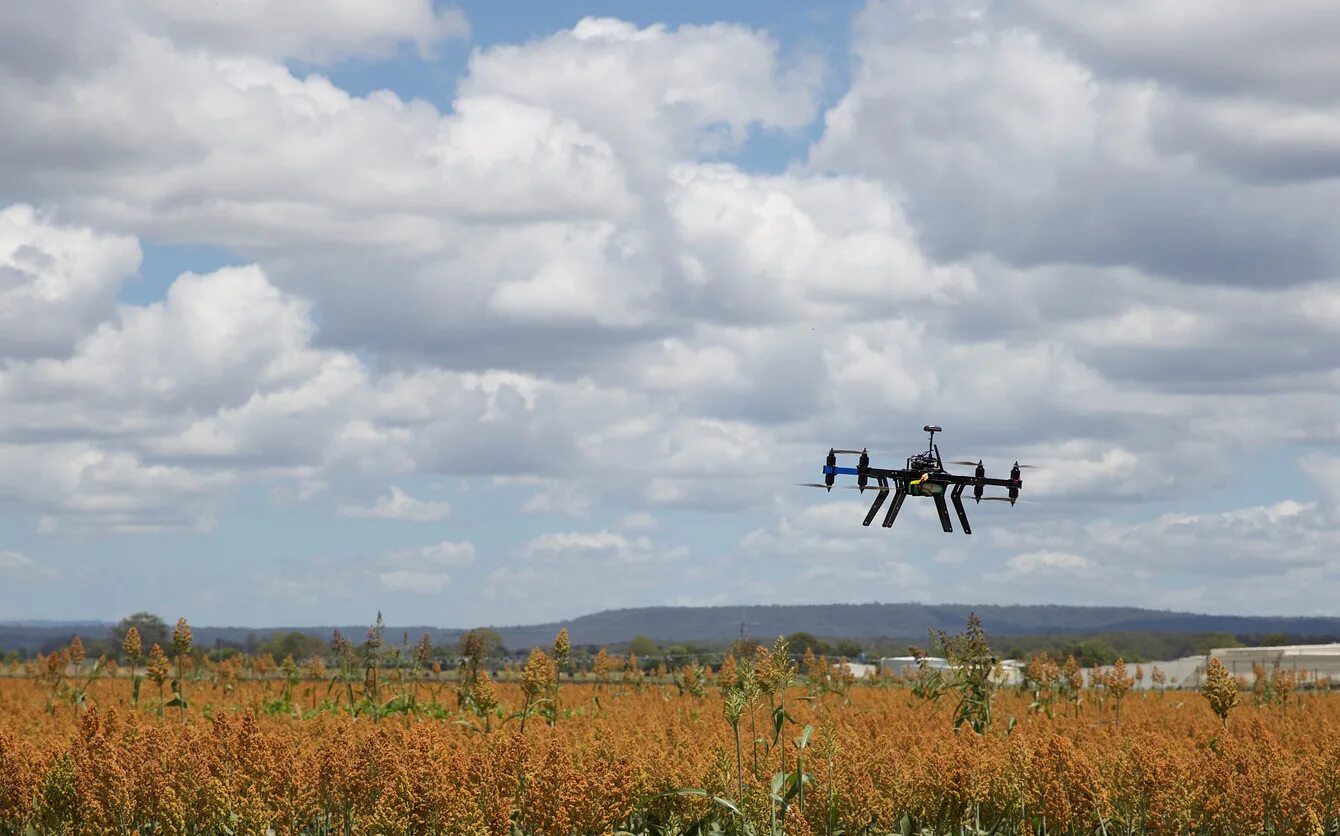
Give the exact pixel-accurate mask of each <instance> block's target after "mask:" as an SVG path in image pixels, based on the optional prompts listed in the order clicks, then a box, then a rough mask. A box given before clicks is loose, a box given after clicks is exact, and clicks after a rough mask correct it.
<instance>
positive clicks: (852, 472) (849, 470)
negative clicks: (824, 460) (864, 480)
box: [824, 465, 858, 476]
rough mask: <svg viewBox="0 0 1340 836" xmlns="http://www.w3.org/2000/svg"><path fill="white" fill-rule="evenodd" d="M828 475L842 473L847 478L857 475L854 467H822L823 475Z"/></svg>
mask: <svg viewBox="0 0 1340 836" xmlns="http://www.w3.org/2000/svg"><path fill="white" fill-rule="evenodd" d="M829 473H843V474H846V475H847V476H856V475H858V474H857V471H856V468H854V467H829V466H828V465H824V475H825V476H826V475H828V474H829Z"/></svg>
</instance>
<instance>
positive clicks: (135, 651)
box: [121, 627, 144, 664]
mask: <svg viewBox="0 0 1340 836" xmlns="http://www.w3.org/2000/svg"><path fill="white" fill-rule="evenodd" d="M121 651H122V652H123V653H125V654H126V658H127V659H129V660H130V661H131V663H132V664H133V663H134V662H135V661H136V660H138V659H139V658H140V654H141V653H143V652H144V646H143V645H142V644H141V643H140V631H139V630H137V629H135V628H134V627H131V628H130V629H129V630H127V631H126V637H125V638H124V639H122V640H121Z"/></svg>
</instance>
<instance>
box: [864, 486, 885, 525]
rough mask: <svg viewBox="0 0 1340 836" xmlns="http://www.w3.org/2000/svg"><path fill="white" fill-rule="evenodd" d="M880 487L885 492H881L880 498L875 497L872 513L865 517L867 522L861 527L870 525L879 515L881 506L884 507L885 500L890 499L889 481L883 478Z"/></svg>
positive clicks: (871, 508)
mask: <svg viewBox="0 0 1340 836" xmlns="http://www.w3.org/2000/svg"><path fill="white" fill-rule="evenodd" d="M879 486H880V488H882V489H883V490H880V491H879V496H877V497H875V504H874V505H871V506H870V513H868V514H866V515H865V522H863V523H861V525H870V521H871V520H873V519H874V518H875V515H876V514H878V513H879V506H881V505H883V504H884V500H886V499H888V498H889V492H888V490H887V489H888V487H889V480H887V479H885V478H884V477H882V476H881V477H880V479H879Z"/></svg>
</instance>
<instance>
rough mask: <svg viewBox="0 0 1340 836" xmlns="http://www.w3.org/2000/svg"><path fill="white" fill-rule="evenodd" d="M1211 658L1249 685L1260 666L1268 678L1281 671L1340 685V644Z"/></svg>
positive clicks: (1222, 652) (1228, 650) (1237, 650)
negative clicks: (1255, 670)
mask: <svg viewBox="0 0 1340 836" xmlns="http://www.w3.org/2000/svg"><path fill="white" fill-rule="evenodd" d="M1210 655H1211V656H1215V657H1218V659H1219V661H1220V662H1223V663H1224V667H1226V668H1228V672H1229V673H1231V674H1233V675H1234V676H1236V677H1238V678H1239V679H1244V680H1246V681H1247V682H1251V680H1252V676H1253V668H1254V666H1256V665H1260V666H1261V667H1262V668H1264V669H1265V672H1266V673H1267V674H1269V673H1271V672H1272V671H1274V670H1276V669H1278V670H1283V671H1290V672H1292V673H1294V674H1296V675H1298V677H1299V679H1300V680H1302V681H1312V682H1321V683H1329V682H1332V681H1336V682H1340V644H1291V645H1284V646H1281V647H1221V648H1217V649H1215V650H1211V651H1210ZM1203 670H1204V669H1203V668H1202V672H1203Z"/></svg>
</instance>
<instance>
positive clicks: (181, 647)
mask: <svg viewBox="0 0 1340 836" xmlns="http://www.w3.org/2000/svg"><path fill="white" fill-rule="evenodd" d="M190 649H191V628H190V627H189V626H188V625H187V624H186V619H184V618H179V619H177V626H176V627H173V628H172V655H173V656H185V655H186V654H187V652H189V651H190Z"/></svg>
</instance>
